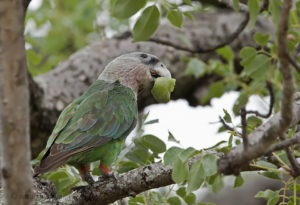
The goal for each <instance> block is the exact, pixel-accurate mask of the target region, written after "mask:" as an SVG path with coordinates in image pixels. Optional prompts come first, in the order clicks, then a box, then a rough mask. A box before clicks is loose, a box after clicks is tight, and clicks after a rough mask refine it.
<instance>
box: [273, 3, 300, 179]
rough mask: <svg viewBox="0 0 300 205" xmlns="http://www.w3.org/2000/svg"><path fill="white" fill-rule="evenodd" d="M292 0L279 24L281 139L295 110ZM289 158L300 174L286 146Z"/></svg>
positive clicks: (287, 4)
mask: <svg viewBox="0 0 300 205" xmlns="http://www.w3.org/2000/svg"><path fill="white" fill-rule="evenodd" d="M292 3H293V2H292V0H286V1H284V3H283V5H282V8H281V12H280V19H279V24H278V58H279V62H280V67H279V69H280V72H281V75H282V81H283V91H282V98H281V119H280V130H279V137H280V139H281V140H284V139H285V132H286V131H287V129H288V128H289V126H290V123H291V121H292V117H291V116H292V111H293V94H294V92H295V82H294V76H293V70H292V68H291V67H290V62H289V50H288V42H287V32H288V24H289V13H290V9H291V7H292ZM285 151H286V153H287V156H288V159H289V161H290V162H291V165H292V168H293V175H294V176H295V177H296V176H299V175H300V165H299V163H298V162H297V160H296V159H295V157H294V156H293V154H292V151H291V149H290V148H289V147H287V148H285Z"/></svg>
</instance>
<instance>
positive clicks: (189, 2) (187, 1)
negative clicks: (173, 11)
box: [183, 0, 192, 6]
mask: <svg viewBox="0 0 300 205" xmlns="http://www.w3.org/2000/svg"><path fill="white" fill-rule="evenodd" d="M183 2H184V3H185V4H187V5H190V6H191V5H192V2H191V0H183Z"/></svg>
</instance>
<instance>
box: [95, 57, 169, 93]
mask: <svg viewBox="0 0 300 205" xmlns="http://www.w3.org/2000/svg"><path fill="white" fill-rule="evenodd" d="M158 77H166V78H171V73H170V71H169V70H168V69H167V67H166V66H165V65H164V64H163V63H162V62H161V61H160V60H159V59H158V58H157V57H156V56H154V55H151V54H148V53H144V52H133V53H127V54H123V55H121V56H119V57H117V58H115V59H114V60H113V61H111V62H110V63H109V64H108V65H107V66H106V67H105V69H104V70H103V72H102V73H101V74H100V76H99V78H98V79H99V80H105V81H109V82H115V81H117V80H119V81H120V83H121V84H123V85H125V86H127V87H130V88H131V89H132V90H133V91H134V92H135V93H136V95H137V93H138V92H139V91H141V90H142V89H144V88H146V87H148V86H150V85H151V84H152V83H153V82H154V81H155V79H156V78H158Z"/></svg>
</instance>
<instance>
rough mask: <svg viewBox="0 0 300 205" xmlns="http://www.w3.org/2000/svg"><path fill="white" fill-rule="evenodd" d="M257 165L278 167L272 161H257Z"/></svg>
mask: <svg viewBox="0 0 300 205" xmlns="http://www.w3.org/2000/svg"><path fill="white" fill-rule="evenodd" d="M256 164H257V165H260V166H264V167H268V168H272V169H277V166H276V165H275V164H272V163H271V162H266V161H261V160H260V161H257V162H256Z"/></svg>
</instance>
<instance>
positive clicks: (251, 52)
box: [240, 47, 257, 66]
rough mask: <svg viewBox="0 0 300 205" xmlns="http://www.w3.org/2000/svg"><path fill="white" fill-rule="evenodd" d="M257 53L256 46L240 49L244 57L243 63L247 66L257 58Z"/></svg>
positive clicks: (242, 57)
mask: <svg viewBox="0 0 300 205" xmlns="http://www.w3.org/2000/svg"><path fill="white" fill-rule="evenodd" d="M256 54H257V52H256V50H255V49H254V48H252V47H244V48H243V49H242V50H241V51H240V57H241V59H242V61H241V65H242V66H246V65H247V64H249V63H250V62H251V61H252V60H253V59H254V58H255V56H256Z"/></svg>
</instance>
